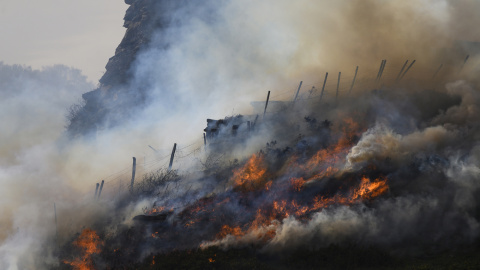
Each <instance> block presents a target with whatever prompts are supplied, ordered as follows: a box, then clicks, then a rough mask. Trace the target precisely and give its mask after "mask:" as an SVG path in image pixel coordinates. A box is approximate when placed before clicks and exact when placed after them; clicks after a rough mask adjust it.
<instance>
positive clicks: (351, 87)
mask: <svg viewBox="0 0 480 270" xmlns="http://www.w3.org/2000/svg"><path fill="white" fill-rule="evenodd" d="M357 72H358V66H357V68H356V69H355V76H353V81H352V85H351V86H350V90H349V91H348V93H349V94H350V92H352V89H353V85H354V84H355V79H356V78H357Z"/></svg>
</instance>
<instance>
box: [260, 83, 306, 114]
mask: <svg viewBox="0 0 480 270" xmlns="http://www.w3.org/2000/svg"><path fill="white" fill-rule="evenodd" d="M300 85H301V84H300ZM269 99H270V91H268V94H267V101H266V102H265V109H264V110H263V118H265V113H266V112H267V106H268V100H269Z"/></svg>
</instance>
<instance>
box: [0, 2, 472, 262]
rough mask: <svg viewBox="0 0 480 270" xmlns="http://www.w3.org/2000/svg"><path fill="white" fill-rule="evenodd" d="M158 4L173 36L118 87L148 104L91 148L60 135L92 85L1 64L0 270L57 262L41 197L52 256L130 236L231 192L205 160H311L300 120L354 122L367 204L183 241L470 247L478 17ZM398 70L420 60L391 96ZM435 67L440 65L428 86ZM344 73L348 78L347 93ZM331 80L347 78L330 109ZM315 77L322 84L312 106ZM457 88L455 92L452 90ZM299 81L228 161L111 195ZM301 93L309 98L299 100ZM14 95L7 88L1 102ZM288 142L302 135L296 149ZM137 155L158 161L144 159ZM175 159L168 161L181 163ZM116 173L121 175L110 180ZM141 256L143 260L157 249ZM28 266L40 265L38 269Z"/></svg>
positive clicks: (99, 135) (355, 153) (277, 5)
mask: <svg viewBox="0 0 480 270" xmlns="http://www.w3.org/2000/svg"><path fill="white" fill-rule="evenodd" d="M169 3H171V2H169V1H165V5H166V6H169ZM169 8H170V9H168V8H167V9H166V10H168V12H165V9H163V10H162V11H159V12H158V13H159V14H162V16H166V20H167V21H169V22H170V24H169V27H168V28H166V29H161V30H159V31H158V32H156V33H155V34H154V35H153V36H152V37H151V41H150V43H149V44H148V45H147V46H146V47H145V48H143V49H142V50H141V52H139V54H138V55H137V58H136V61H135V63H134V64H133V66H132V67H131V69H130V72H131V75H132V77H131V80H130V81H129V82H127V84H126V85H124V86H122V87H125V88H126V89H129V91H131V92H129V93H137V92H136V91H140V90H141V91H143V92H144V93H146V98H145V99H146V101H147V102H146V103H142V104H141V105H140V106H138V107H137V108H136V109H135V113H134V114H133V115H131V116H130V117H128V118H124V119H123V118H122V119H120V120H121V122H122V123H123V124H122V125H119V126H118V127H116V128H114V129H107V128H105V127H106V126H108V124H105V125H103V126H102V125H101V124H99V126H98V131H97V132H96V134H95V138H94V139H91V138H76V139H73V140H71V141H70V140H67V139H65V138H64V137H62V132H63V125H64V120H63V116H64V114H65V108H67V107H68V105H66V104H72V103H74V102H75V100H76V99H78V96H79V94H80V93H81V92H86V91H87V90H89V89H92V88H93V87H92V86H91V85H89V84H87V83H86V82H85V79H84V78H82V77H81V76H80V75H79V73H78V72H77V71H72V70H68V69H65V68H58V67H57V69H60V70H56V71H51V72H53V74H51V73H49V70H50V69H48V68H46V69H44V70H42V71H31V70H28V69H25V68H23V67H22V68H20V67H13V68H12V67H9V66H4V65H2V72H1V73H0V75H1V74H5V72H6V71H4V70H9V69H18V70H17V71H15V72H13V71H9V72H11V73H12V74H13V75H2V76H5V78H10V79H12V78H20V79H18V80H14V81H12V82H9V83H8V86H7V87H5V88H3V87H2V89H1V90H2V93H0V95H2V96H5V97H7V99H2V100H3V101H2V106H1V110H2V115H4V116H8V117H6V121H2V123H8V125H5V127H7V126H8V128H5V129H3V128H2V134H1V135H0V136H2V141H7V142H8V145H2V148H1V150H0V151H1V152H0V154H1V155H0V161H1V170H0V177H1V180H0V183H1V184H2V185H3V186H4V187H5V188H3V189H2V191H3V194H1V195H2V196H0V197H1V198H2V199H1V206H2V215H1V216H2V223H1V224H2V225H1V226H2V230H1V234H0V241H1V247H0V266H1V268H2V269H21V268H26V267H32V265H34V266H37V267H36V268H42V267H44V268H46V269H48V268H49V267H50V266H52V265H55V264H58V263H59V262H58V261H57V260H56V259H57V258H55V256H53V255H51V254H52V253H53V251H52V252H48V251H47V252H46V251H45V249H43V248H42V246H44V245H47V246H49V247H51V250H53V247H54V246H55V245H54V244H53V242H54V240H53V239H55V237H54V235H55V232H54V229H53V227H52V224H53V218H54V217H53V209H52V208H53V206H52V205H53V201H55V202H57V206H58V209H57V210H58V215H59V221H58V223H59V224H58V226H59V232H58V233H59V240H58V242H60V244H59V245H60V246H61V245H62V244H64V243H65V242H67V241H69V240H71V239H72V237H73V235H74V234H75V233H76V232H78V231H80V230H81V229H82V227H85V226H91V225H93V224H102V225H103V224H105V223H108V221H110V224H106V225H105V231H109V232H112V234H114V232H115V231H116V228H117V227H121V226H127V227H128V226H133V225H132V223H133V222H132V221H131V218H132V217H133V216H135V215H137V214H140V213H139V212H141V209H142V208H143V207H146V206H149V207H150V206H151V205H152V203H153V202H157V201H159V202H161V203H170V204H171V205H169V206H175V207H177V208H176V209H174V212H175V213H176V214H178V213H181V212H182V210H184V209H185V208H187V207H188V206H189V205H191V204H192V202H195V201H196V200H197V199H198V198H204V197H205V196H207V195H211V192H213V191H215V193H216V194H219V193H221V192H232V191H231V186H228V185H229V181H228V180H229V179H224V180H223V181H222V182H220V183H217V182H215V181H214V180H212V179H204V178H202V177H203V176H204V175H203V172H199V170H198V164H196V165H192V163H194V161H198V159H200V160H201V161H202V162H203V163H204V164H206V163H208V162H211V163H209V164H210V166H204V167H210V168H211V167H215V166H217V165H218V166H219V167H222V168H224V167H228V166H227V165H225V164H228V163H229V162H232V163H234V160H235V158H237V159H239V160H240V161H242V160H243V159H244V158H245V157H248V156H250V155H251V154H252V153H255V152H257V151H258V150H259V148H261V146H264V145H265V143H267V142H270V141H271V140H278V144H279V145H281V146H282V147H286V146H293V147H295V148H296V149H301V147H302V144H303V143H306V145H307V146H308V145H314V146H315V147H318V148H322V147H324V146H322V143H324V144H328V143H329V142H328V141H326V139H324V138H323V137H327V136H326V135H325V134H320V132H318V130H313V129H312V128H311V127H309V126H305V125H304V124H300V123H299V122H302V123H304V122H303V119H304V117H305V116H311V117H312V118H316V119H317V120H318V121H323V120H324V119H329V120H330V121H332V123H333V127H332V129H339V130H340V129H341V124H339V123H342V121H343V120H344V119H345V118H347V117H351V118H353V119H354V121H356V122H357V123H358V124H359V125H360V126H361V127H362V128H364V130H363V132H362V133H361V134H360V136H359V138H358V142H356V143H355V144H354V146H353V147H352V148H351V150H350V151H349V152H348V155H347V156H346V159H345V163H342V164H336V165H337V166H339V167H341V168H340V169H341V170H340V173H341V174H344V175H347V174H349V173H363V171H360V170H361V169H362V168H364V167H365V166H366V165H367V164H371V163H373V164H374V165H376V166H377V167H378V168H380V169H381V170H383V171H385V172H386V174H387V175H386V176H387V177H388V184H389V186H390V191H389V194H387V195H386V196H384V197H381V198H378V199H377V200H374V201H372V202H369V203H365V202H361V203H357V204H355V205H350V206H338V205H337V206H335V205H332V206H329V207H327V208H325V209H323V210H322V211H318V212H317V213H314V214H312V215H311V216H310V219H309V220H308V221H307V222H304V221H303V220H302V221H301V220H298V219H296V218H295V217H293V216H290V217H288V218H286V219H283V220H277V221H275V222H273V223H272V224H270V225H269V227H268V228H265V227H259V228H258V229H257V230H255V231H252V232H250V233H249V234H246V235H244V236H243V237H241V238H237V237H232V236H227V237H225V238H223V239H220V240H212V239H211V238H209V239H199V238H201V237H202V236H204V235H215V233H210V231H208V230H209V229H211V228H210V227H208V228H205V230H204V231H202V233H203V234H201V233H199V234H198V236H195V237H194V239H195V240H196V241H198V242H199V243H200V242H201V241H206V242H204V245H206V246H208V245H221V246H225V247H229V246H238V245H245V244H251V243H255V242H256V241H257V240H258V237H256V236H257V235H258V234H261V233H262V231H269V230H272V229H273V230H274V231H275V236H274V237H273V238H272V239H270V240H269V241H268V243H266V244H265V246H264V248H265V250H266V251H270V252H271V251H279V250H290V249H294V248H296V247H299V246H302V245H308V246H312V247H317V246H325V245H328V244H331V243H340V244H341V243H352V242H354V243H359V244H362V245H370V244H375V245H380V246H385V247H389V248H392V249H393V250H401V251H405V250H404V248H405V247H407V248H408V249H410V250H412V251H413V252H415V251H417V250H418V251H421V250H422V249H424V248H425V247H429V246H431V245H435V246H436V247H438V248H439V249H442V248H445V247H446V246H448V245H464V244H469V243H471V242H472V241H474V239H476V238H477V237H478V233H477V231H478V213H477V212H476V209H477V205H478V199H476V198H478V196H477V195H478V188H479V186H478V184H477V182H478V175H479V174H478V172H479V170H480V169H479V165H478V162H479V160H480V150H479V149H480V148H479V146H478V144H477V140H478V138H479V132H478V119H476V118H477V116H478V115H479V111H478V110H479V109H478V106H477V104H479V103H478V101H479V100H478V98H479V96H478V81H477V80H478V79H476V78H475V77H474V76H473V75H472V74H474V72H472V71H475V68H474V65H475V64H477V63H478V62H477V57H476V56H475V55H473V54H472V56H471V58H470V60H469V62H468V63H467V64H468V65H466V66H465V67H463V69H462V70H461V71H460V70H459V68H460V66H461V64H462V61H463V59H464V58H465V55H466V54H468V53H470V51H469V49H471V48H470V47H471V46H472V45H471V44H470V43H469V44H470V45H468V46H467V45H465V43H462V42H459V40H467V41H479V40H478V38H479V37H478V33H477V31H475V30H476V25H477V24H476V23H474V22H475V21H476V20H478V19H476V18H478V17H479V16H473V15H472V16H468V15H466V14H472V13H473V14H475V10H478V4H477V3H476V2H473V1H455V2H454V1H427V0H424V1H402V2H393V1H391V2H385V1H374V0H371V1H370V0H369V1H362V2H359V1H356V2H355V1H335V2H329V1H320V2H315V3H313V2H312V1H307V0H301V1H295V2H292V1H283V0H282V1H273V0H271V1H269V0H266V1H260V2H259V1H227V2H223V3H221V4H219V3H217V2H213V1H206V2H203V3H202V4H201V5H200V4H198V3H196V2H190V1H182V2H181V4H178V5H172V7H169ZM467 18H468V19H467ZM469 46H470V47H469ZM382 59H388V62H387V64H386V69H385V74H384V78H385V79H384V81H382V82H381V83H380V84H375V83H374V82H372V81H373V80H372V78H375V75H376V72H377V71H378V64H379V63H380V61H381V60H382ZM406 59H409V60H410V63H411V61H412V60H413V59H416V60H417V62H416V64H415V66H413V68H412V70H410V71H409V73H408V74H407V76H406V77H405V80H404V81H402V83H401V84H394V81H395V78H396V76H397V73H398V72H399V70H400V68H401V66H402V65H403V63H404V62H405V60H406ZM439 64H445V68H444V69H443V70H442V71H441V72H440V73H439V74H438V80H435V81H433V82H432V81H431V78H432V76H433V74H434V73H435V70H436V69H437V67H438V66H439ZM356 66H360V69H359V77H358V78H357V79H358V81H357V84H356V86H355V88H354V89H353V92H352V94H351V95H350V96H347V93H348V91H349V85H350V82H351V81H352V79H353V73H354V70H355V67H356ZM477 69H478V68H477ZM338 71H342V76H344V77H342V81H341V87H340V95H339V99H338V100H337V102H335V87H336V82H334V81H335V80H336V74H337V72H338ZM325 72H329V74H330V75H329V81H328V82H327V85H326V92H325V96H324V99H323V100H322V103H319V102H316V101H319V95H320V92H319V91H320V89H321V86H322V83H323V78H324V77H323V76H324V74H325ZM18 74H31V75H28V76H27V78H24V77H21V76H20V75H18ZM32 74H33V75H32ZM35 74H37V75H35ZM58 74H60V75H58ZM34 75H35V76H37V77H35V76H34ZM54 75H55V76H54ZM22 76H24V75H22ZM32 76H33V77H34V78H31V77H32ZM52 76H53V77H52ZM459 77H460V78H464V79H465V80H464V81H456V78H459ZM407 79H408V80H407ZM413 79H415V80H413ZM300 80H303V81H304V86H303V88H302V90H301V92H300V95H299V97H300V98H299V102H298V103H297V104H295V107H294V109H292V111H293V112H281V113H280V116H279V117H277V118H276V117H275V115H274V114H271V113H270V112H269V113H270V114H267V117H266V120H265V121H262V119H260V121H259V125H258V129H259V130H257V131H258V135H257V136H254V137H252V138H249V139H248V140H247V142H246V143H245V144H240V145H237V146H236V147H232V148H229V149H227V151H226V152H229V153H228V158H227V157H223V158H222V155H220V154H219V155H218V158H214V160H213V161H212V160H210V161H209V160H205V159H206V157H205V156H204V155H200V154H199V155H197V156H195V155H194V154H192V156H191V157H194V159H193V161H192V160H189V161H188V159H187V161H185V162H184V163H175V164H174V168H175V169H179V168H180V169H182V171H185V172H188V173H189V174H188V177H185V178H186V179H188V181H187V182H186V183H185V184H184V185H183V186H182V187H181V188H178V189H177V190H176V191H175V192H172V193H169V195H170V196H167V197H166V198H165V197H162V198H158V197H155V196H153V197H148V198H142V199H141V200H139V201H133V202H131V203H130V201H128V199H126V198H125V197H122V196H123V192H125V191H126V190H125V183H126V184H128V181H129V180H130V179H129V177H130V176H128V175H129V174H130V169H131V157H132V156H135V157H137V158H138V163H139V164H141V163H142V162H141V161H142V158H141V157H145V156H147V158H146V161H144V171H142V173H145V172H148V169H150V167H149V165H151V164H153V165H155V166H158V165H165V164H168V156H169V152H170V150H171V146H172V145H173V143H174V142H177V143H179V149H180V150H182V149H184V147H185V149H188V148H186V147H187V146H189V145H190V144H192V145H194V146H195V148H198V147H199V145H202V143H203V138H202V130H203V128H204V127H205V120H206V119H207V118H215V119H218V118H223V117H224V116H225V115H236V114H252V112H253V110H252V109H251V108H250V102H251V101H253V100H262V101H263V100H264V99H265V97H266V92H267V91H268V90H271V91H272V97H271V100H277V101H291V100H292V99H293V97H294V95H295V90H296V88H297V86H298V82H299V81H300ZM2 81H3V80H2ZM7 81H8V80H7ZM445 82H450V83H449V84H445ZM382 83H383V85H382ZM312 86H315V88H316V89H317V90H316V91H315V92H312V93H309V92H308V91H307V90H310V89H311V87H312ZM10 87H14V88H15V89H19V90H18V91H6V90H4V89H7V88H10ZM425 88H427V89H434V90H425ZM12 89H13V88H12ZM50 89H53V90H50ZM305 89H307V90H305ZM372 89H377V90H376V91H371V90H372ZM50 91H53V92H55V94H50V93H51V92H50ZM13 92H15V93H13ZM53 92H52V93H53ZM5 93H6V94H5ZM32 95H34V96H35V97H34V99H33V98H32ZM309 96H310V97H311V98H312V99H307V98H308V97H309ZM127 98H128V97H127ZM314 98H316V99H314ZM5 100H6V101H5ZM111 102H112V103H113V101H111ZM20 106H21V107H20ZM260 114H261V113H260ZM251 117H252V118H253V119H254V117H255V115H253V116H251ZM260 117H261V116H260ZM253 119H252V121H253ZM272 119H273V120H272ZM268 120H272V121H271V122H269V121H268ZM117 121H118V119H117ZM262 126H263V128H262ZM300 133H303V134H302V135H303V136H304V137H301V136H299V134H300ZM297 136H298V137H299V138H300V137H301V139H299V140H297V141H296V142H297V144H295V145H292V144H293V143H292V141H295V138H296V137H297ZM148 145H151V146H153V148H155V149H156V150H159V151H157V152H152V150H151V149H149V148H148ZM307 146H305V148H307ZM315 150H317V149H315ZM183 151H184V152H183V153H182V152H181V151H180V154H179V156H180V157H184V156H185V157H186V156H187V155H188V154H191V153H189V152H188V151H187V150H183ZM146 152H148V153H146ZM152 156H153V157H152ZM163 156H167V160H164V159H161V158H163ZM195 158H196V159H197V160H195ZM222 159H225V160H222ZM158 160H160V161H158ZM218 160H220V161H218ZM152 161H154V162H152ZM157 161H158V162H157ZM149 162H152V163H149ZM160 163H161V164H160ZM212 164H213V165H212ZM219 164H221V165H222V166H220V165H219ZM234 167H235V166H232V167H231V168H234ZM122 169H123V170H122ZM139 170H140V169H139ZM114 172H118V174H115V175H114V176H111V177H110V178H108V177H109V176H110V175H112V173H114ZM117 176H118V177H117ZM230 176H231V171H230ZM137 177H139V178H141V173H140V172H139V176H137ZM288 177H289V175H288V174H286V176H285V178H286V179H287V178H288ZM104 178H106V180H107V181H106V182H107V183H106V185H105V192H110V193H105V194H104V195H102V196H107V197H106V198H108V200H103V201H101V204H94V203H92V197H93V191H94V187H95V186H94V185H95V183H96V182H100V180H102V179H104ZM227 178H228V177H227ZM137 179H138V178H137ZM280 180H281V181H287V180H288V179H287V180H285V179H283V178H282V179H280ZM281 181H279V182H281ZM117 184H118V186H117ZM217 184H218V185H217ZM122 185H123V186H122ZM216 185H217V186H216ZM220 186H221V187H220ZM52 187H54V188H52ZM117 187H118V192H116V191H115V190H116V188H117ZM121 188H123V189H121ZM107 194H108V195H107ZM118 194H119V195H118ZM226 194H231V193H226ZM116 195H118V196H116ZM188 196H190V197H188ZM234 199H236V198H234ZM256 203H257V202H256ZM99 205H100V206H99ZM125 205H126V206H125ZM228 207H231V209H232V211H234V210H238V209H243V208H242V207H245V206H242V205H241V204H240V203H239V202H236V203H231V205H228ZM46 209H50V210H46ZM118 209H121V210H119V211H116V212H112V210H118ZM72 213H74V214H72ZM111 213H115V214H111ZM113 215H115V217H114V218H111V219H106V218H105V217H106V216H113ZM209 233H210V234H209ZM174 244H175V243H173V244H172V245H171V246H169V247H172V246H174ZM145 246H147V247H145V248H144V249H145V250H144V251H143V252H142V254H143V255H145V254H148V252H150V251H153V250H156V249H155V247H148V245H147V244H145ZM49 253H50V254H49ZM39 254H42V256H44V255H45V254H47V255H48V254H49V255H48V256H47V257H46V258H47V259H45V257H39ZM135 259H139V258H135Z"/></svg>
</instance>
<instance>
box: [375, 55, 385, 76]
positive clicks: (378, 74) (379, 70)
mask: <svg viewBox="0 0 480 270" xmlns="http://www.w3.org/2000/svg"><path fill="white" fill-rule="evenodd" d="M383 61H385V60H383V59H382V63H381V64H380V68H379V69H378V73H377V78H375V81H378V80H379V78H380V73H381V72H382V67H383Z"/></svg>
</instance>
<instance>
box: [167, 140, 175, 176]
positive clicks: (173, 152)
mask: <svg viewBox="0 0 480 270" xmlns="http://www.w3.org/2000/svg"><path fill="white" fill-rule="evenodd" d="M176 150H177V144H176V143H174V144H173V150H172V155H171V156H170V164H169V165H168V170H171V169H172V165H173V158H174V157H175V151H176Z"/></svg>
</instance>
